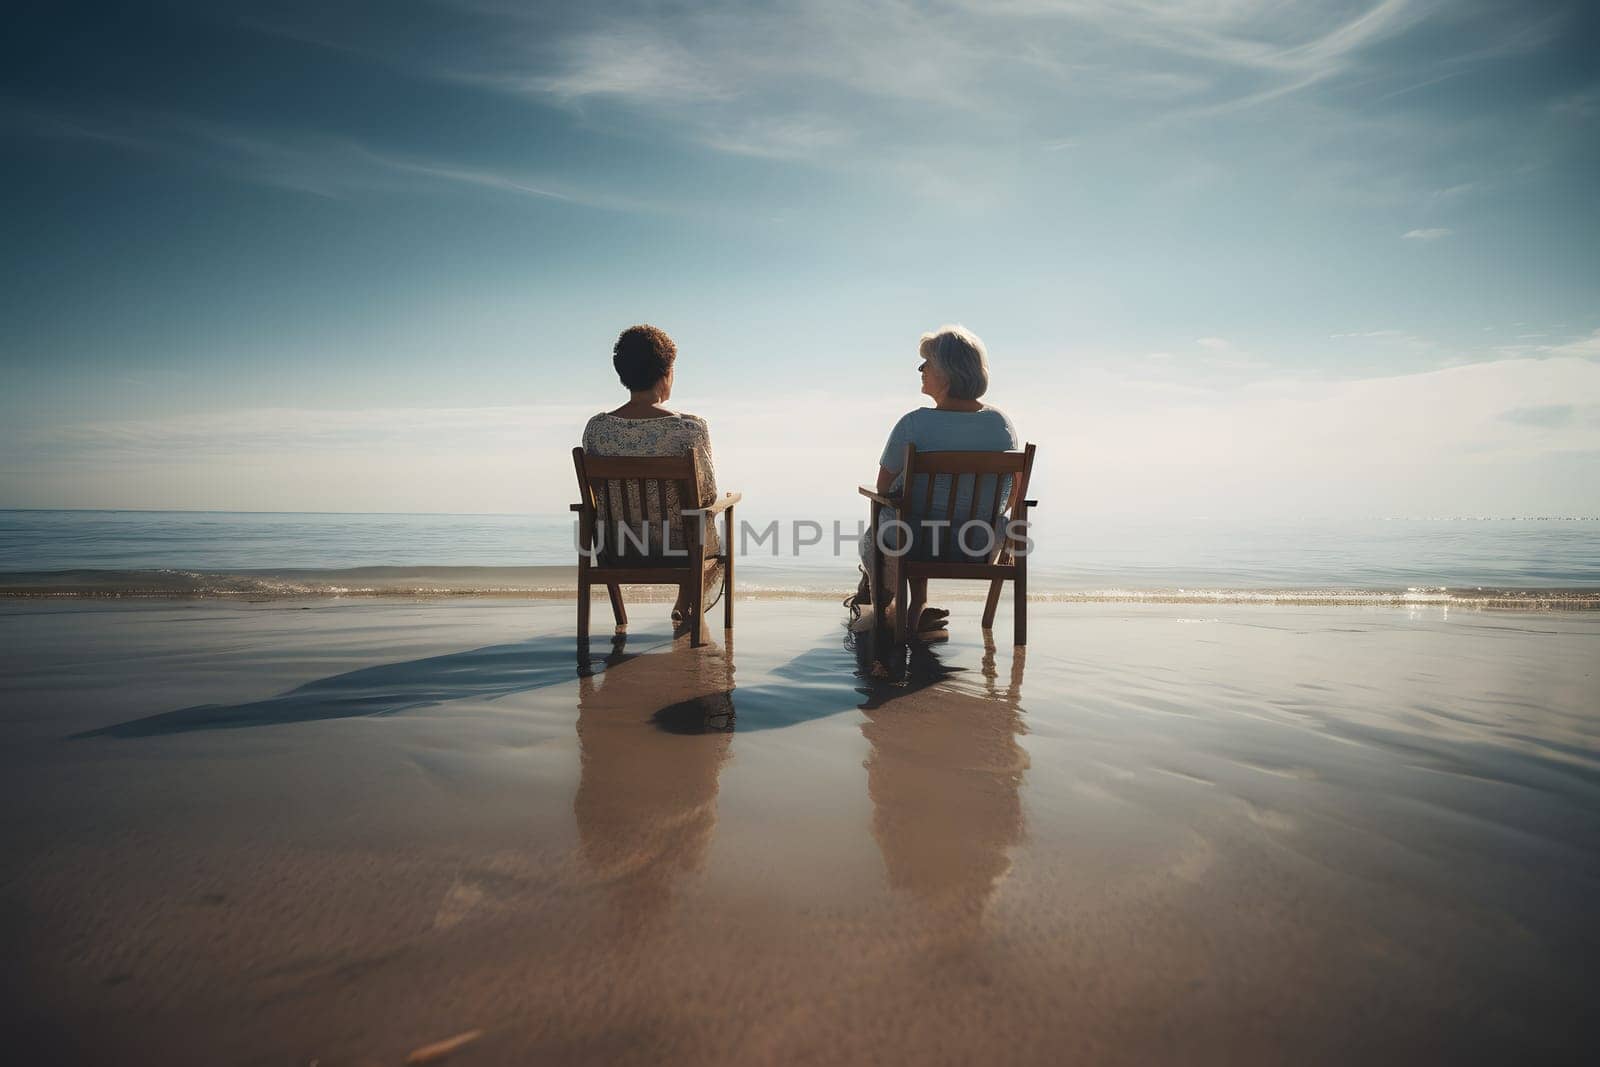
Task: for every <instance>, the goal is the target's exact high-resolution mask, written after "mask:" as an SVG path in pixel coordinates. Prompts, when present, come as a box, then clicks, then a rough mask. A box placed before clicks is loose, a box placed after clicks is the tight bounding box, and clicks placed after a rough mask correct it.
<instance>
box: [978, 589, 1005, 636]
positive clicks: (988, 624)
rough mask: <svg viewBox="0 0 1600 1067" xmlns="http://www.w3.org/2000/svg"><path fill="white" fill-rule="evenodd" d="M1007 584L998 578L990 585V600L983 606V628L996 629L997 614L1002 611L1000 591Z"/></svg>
mask: <svg viewBox="0 0 1600 1067" xmlns="http://www.w3.org/2000/svg"><path fill="white" fill-rule="evenodd" d="M1005 584H1006V580H1005V579H1004V578H996V579H995V580H994V581H992V582H990V583H989V599H988V600H987V601H986V602H985V603H984V605H983V628H984V629H985V630H992V629H994V616H995V612H997V611H999V610H1000V590H1001V588H1002V587H1004V585H1005Z"/></svg>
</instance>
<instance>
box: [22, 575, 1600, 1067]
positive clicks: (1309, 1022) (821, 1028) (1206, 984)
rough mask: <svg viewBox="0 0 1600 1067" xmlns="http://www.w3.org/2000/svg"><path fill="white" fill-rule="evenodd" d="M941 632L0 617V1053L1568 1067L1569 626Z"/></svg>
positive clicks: (1555, 616)
mask: <svg viewBox="0 0 1600 1067" xmlns="http://www.w3.org/2000/svg"><path fill="white" fill-rule="evenodd" d="M953 606H954V607H955V619H954V622H953V623H952V630H951V632H952V637H953V640H952V641H951V643H949V644H948V645H942V646H935V647H934V648H932V649H929V650H923V651H919V652H917V653H916V654H914V655H913V656H912V657H911V660H910V662H909V663H907V664H905V665H904V667H903V669H901V666H900V665H899V664H894V665H892V666H893V667H894V668H895V673H897V674H898V679H897V680H894V681H888V682H875V681H873V680H872V679H871V678H870V677H865V676H864V675H867V674H868V673H869V672H868V671H867V670H866V668H867V667H869V666H870V657H868V656H866V655H865V654H864V652H863V651H862V650H859V649H855V648H853V647H851V645H850V644H849V643H848V639H847V637H846V635H845V633H844V631H843V629H842V627H841V626H840V615H841V613H840V612H839V611H838V610H837V609H836V608H834V607H832V606H829V605H826V604H821V603H815V602H804V601H797V602H781V601H751V602H741V603H740V605H739V612H740V616H739V629H738V631H737V637H736V639H735V641H734V643H733V646H732V647H731V648H728V647H724V646H722V645H720V644H719V645H715V646H713V647H709V648H706V649H702V650H699V651H691V650H689V649H688V648H687V647H686V645H685V643H684V642H683V641H681V640H679V641H677V642H674V641H673V640H672V639H671V637H670V635H669V634H668V633H667V632H666V631H665V628H664V626H663V625H662V621H661V620H656V619H654V618H653V615H654V614H656V612H653V611H650V610H641V611H639V612H637V613H636V619H635V626H634V632H633V633H632V634H630V635H629V636H628V638H627V639H626V640H625V641H623V642H613V641H612V640H611V639H609V638H597V639H596V640H595V642H594V643H593V646H592V650H591V654H590V656H589V657H587V658H586V659H584V660H580V658H579V657H578V656H577V655H576V650H575V644H574V642H573V639H572V637H571V621H570V615H571V613H572V606H571V604H570V602H569V603H566V604H561V603H553V602H527V603H519V602H510V601H505V600H482V599H479V600H467V601H440V600H432V601H425V602H409V601H394V600H390V601H374V600H358V601H337V600H326V599H324V600H308V601H299V602H296V601H274V602H271V603H266V604H254V605H253V604H245V603H237V602H230V601H216V600H210V601H193V600H190V601H159V600H152V601H139V602H109V601H80V602H72V603H49V602H46V603H36V602H20V601H13V602H10V603H6V604H3V605H0V698H3V712H0V739H3V742H4V743H3V744H0V761H3V767H0V771H3V776H0V777H3V780H4V782H5V783H6V796H5V803H4V805H3V807H0V819H3V822H0V826H3V845H4V849H5V856H6V858H7V863H6V866H5V870H4V874H3V876H0V893H3V899H0V946H3V948H4V952H5V957H6V959H7V961H8V966H7V967H6V968H5V974H6V986H7V988H6V989H5V990H3V993H4V999H3V1002H0V1003H3V1008H0V1018H3V1019H4V1027H5V1033H4V1035H3V1036H4V1038H5V1040H6V1041H7V1044H6V1046H5V1047H6V1048H7V1049H8V1050H11V1051H13V1052H20V1053H21V1054H22V1058H21V1059H19V1060H18V1062H29V1063H34V1062H61V1063H162V1064H190V1063H193V1064H202V1063H203V1064H218V1063H227V1064H257V1063H259V1064H306V1063H311V1062H313V1061H315V1062H318V1063H320V1064H322V1065H325V1067H327V1065H335V1064H365V1063H393V1064H398V1063H403V1062H405V1061H406V1059H407V1057H408V1056H410V1055H412V1054H413V1053H416V1052H418V1050H428V1052H427V1054H428V1055H431V1056H434V1057H444V1058H446V1059H444V1061H445V1062H449V1063H452V1064H455V1063H461V1064H523V1063H539V1062H552V1063H663V1062H665V1063H696V1064H705V1063H714V1064H744V1063H762V1062H815V1063H828V1064H833V1063H866V1062H879V1063H916V1064H926V1063H963V1062H974V1061H982V1062H990V1061H996V1062H1022V1063H1060V1062H1095V1063H1130V1064H1133V1063H1150V1062H1173V1061H1181V1062H1216V1063H1283V1062H1286V1061H1292V1062H1302V1063H1303V1062H1314V1063H1348V1062H1351V1061H1356V1060H1373V1059H1377V1060H1381V1061H1394V1060H1424V1061H1432V1062H1439V1061H1451V1062H1463V1061H1464V1062H1499V1061H1503V1060H1507V1059H1515V1060H1516V1061H1518V1062H1583V1061H1585V1060H1586V1059H1587V1058H1588V1055H1589V1054H1590V1053H1591V1051H1592V1049H1593V1048H1594V1046H1595V1041H1596V1038H1597V1037H1600V1023H1596V1022H1595V1021H1594V1016H1593V1012H1592V1010H1591V1001H1592V999H1593V998H1592V991H1593V988H1594V986H1593V978H1592V974H1593V960H1594V959H1595V958H1596V955H1595V954H1596V950H1597V948H1600V936H1597V933H1596V924H1595V923H1594V921H1593V918H1592V916H1593V902H1594V900H1596V899H1600V898H1597V896H1596V893H1597V891H1600V739H1597V738H1600V680H1597V678H1596V671H1595V663H1596V662H1600V619H1596V618H1595V617H1594V616H1593V615H1590V614H1582V613H1560V612H1546V613H1540V614H1536V615H1519V614H1514V613H1493V612H1461V611H1458V610H1449V609H1445V608H1440V607H1412V608H1392V607H1340V606H1322V607H1290V606H1271V607H1260V606H1248V605H1222V606H1215V607H1201V608H1196V607H1194V606H1174V605H1166V606H1155V605H1152V606H1135V605H1111V604H1047V605H1038V606H1036V607H1035V609H1034V612H1033V616H1032V620H1031V626H1030V638H1031V641H1032V644H1031V645H1030V647H1029V648H1028V650H1027V652H1026V654H1025V655H1023V654H1014V653H1013V650H1012V649H1011V648H1009V647H1001V648H999V649H993V648H986V647H985V646H984V644H983V643H982V641H981V640H980V635H979V634H978V632H977V631H976V629H975V626H974V622H973V619H972V616H973V615H974V614H975V609H971V608H967V607H965V606H955V605H953ZM601 617H603V615H599V616H597V618H601ZM713 632H714V634H715V635H716V636H717V637H719V638H720V632H718V631H713ZM997 633H998V636H1000V637H1001V639H1002V640H1004V639H1005V638H1006V637H1007V636H1008V631H1007V629H1006V628H1005V627H1004V626H1002V627H1001V628H1000V630H999V631H997ZM454 1038H460V1040H459V1041H456V1042H454V1043H453V1045H452V1044H450V1041H451V1039H454ZM439 1042H446V1043H447V1044H445V1045H442V1046H441V1045H438V1044H437V1043H439ZM429 1046H434V1047H433V1048H432V1049H429ZM439 1061H440V1060H439V1059H435V1062H439Z"/></svg>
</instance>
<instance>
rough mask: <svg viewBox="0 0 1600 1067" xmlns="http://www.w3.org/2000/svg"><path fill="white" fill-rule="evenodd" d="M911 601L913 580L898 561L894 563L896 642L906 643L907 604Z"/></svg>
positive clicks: (898, 644)
mask: <svg viewBox="0 0 1600 1067" xmlns="http://www.w3.org/2000/svg"><path fill="white" fill-rule="evenodd" d="M910 603H911V582H910V580H909V579H907V578H906V575H905V571H904V570H903V569H902V568H901V566H900V564H899V562H898V561H897V562H896V563H895V565H894V643H895V645H896V646H897V647H898V646H900V645H903V644H905V643H906V634H907V632H908V631H907V628H906V606H907V605H909V604H910Z"/></svg>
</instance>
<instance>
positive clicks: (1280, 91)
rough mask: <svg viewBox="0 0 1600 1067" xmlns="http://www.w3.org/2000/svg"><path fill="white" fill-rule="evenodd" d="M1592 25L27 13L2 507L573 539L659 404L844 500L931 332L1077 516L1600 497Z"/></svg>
mask: <svg viewBox="0 0 1600 1067" xmlns="http://www.w3.org/2000/svg"><path fill="white" fill-rule="evenodd" d="M1597 45H1600V8H1597V7H1596V5H1593V4H1590V3H1586V2H1582V0H1551V2H1540V0H1533V2H1525V3H1510V2H1501V3H1492V2H1481V0H1448V2H1446V0H1352V2H1342V0H1339V2H1300V0H1273V2H1269V0H1205V2H1194V3H1157V2H1154V0H1014V2H1012V0H949V2H944V3H930V4H918V3H906V2H869V3H855V2H851V3H846V2H841V0H814V2H805V3H779V4H672V3H635V4H613V3H587V4H582V5H578V4H570V5H555V4H516V3H509V2H505V3H500V2H493V0H430V2H417V0H389V2H385V3H370V4H363V3H347V4H339V5H327V4H324V3H299V2H296V0H289V2H280V3H272V4H251V3H230V2H227V0H220V2H219V0H212V2H208V3H146V4H140V5H127V6H96V5H82V4H70V3H63V4H57V5H30V6H29V7H28V8H26V9H24V10H23V11H21V12H20V13H17V14H14V15H12V16H10V18H9V21H8V33H7V34H6V35H5V37H4V39H3V41H0V61H3V65H0V69H3V70H4V71H5V72H6V73H5V75H4V81H3V82H0V153H3V167H0V205H3V206H0V211H3V213H4V227H3V232H4V240H3V241H0V271H3V272H4V279H5V282H4V285H3V286H0V374H3V380H4V389H3V390H0V507H116V508H202V509H204V508H216V509H227V510H257V511H280V510H314V511H417V512H494V513H521V512H532V513H539V514H546V513H547V514H550V515H552V516H557V515H564V514H565V506H566V503H567V502H568V501H569V500H570V499H572V498H573V495H574V492H575V487H574V486H573V484H572V481H573V476H572V470H571V462H570V458H569V455H568V453H569V451H570V449H571V446H572V445H573V444H575V443H576V442H577V440H578V438H579V435H580V432H581V428H582V425H583V422H584V420H585V419H586V418H587V417H588V416H589V415H591V414H593V413H595V412H597V411H600V410H605V409H609V408H612V407H615V406H617V405H618V404H620V403H622V402H623V401H624V400H625V399H626V397H625V395H624V394H623V391H622V389H621V387H620V386H619V384H618V383H617V380H616V377H615V374H614V373H613V371H612V369H611V366H610V348H611V344H612V342H613V340H614V339H615V337H616V334H617V333H618V331H620V330H621V329H622V328H624V327H626V326H628V325H630V324H633V323H636V322H650V323H654V324H656V325H658V326H660V327H662V328H663V329H665V330H667V331H668V332H669V333H670V334H671V335H672V336H673V337H674V338H675V339H676V341H677V343H678V347H679V360H678V366H677V373H676V392H675V394H674V397H673V399H672V402H671V405H672V406H673V407H675V408H678V409H681V410H686V411H692V412H695V413H698V414H701V415H703V416H705V417H706V418H707V419H708V420H709V421H710V424H711V428H712V440H713V445H714V448H715V450H716V464H717V470H718V475H719V478H720V481H721V484H722V485H723V486H724V487H725V488H729V489H738V490H741V491H742V492H744V493H745V494H746V499H747V501H750V502H752V503H753V504H755V505H756V510H757V511H759V512H760V513H763V514H801V513H805V512H816V513H819V514H827V515H849V514H854V512H855V511H856V510H857V508H856V499H855V497H854V491H853V487H854V486H855V485H856V484H857V483H860V482H864V481H870V480H871V479H872V477H873V475H874V473H875V469H876V463H877V458H878V453H879V450H880V449H881V447H882V443H883V440H884V438H885V437H886V436H887V433H888V429H889V427H890V426H891V425H892V424H893V422H894V421H895V420H896V419H897V418H898V417H899V416H900V415H901V414H903V413H904V412H905V411H907V410H909V409H911V408H913V407H916V406H918V405H919V404H921V403H924V402H926V400H925V398H923V397H920V396H919V395H918V393H917V388H918V384H917V382H918V378H917V374H916V365H917V362H918V357H917V352H916V344H917V339H918V337H919V336H920V334H921V333H923V332H924V331H926V330H930V329H934V328H937V327H938V326H940V325H942V324H945V323H951V322H959V323H962V324H964V325H966V326H967V327H969V328H971V329H972V330H974V331H975V332H977V333H978V334H979V335H980V336H981V337H982V338H983V339H984V340H985V342H986V344H987V346H988V349H989V354H990V360H991V365H992V386H991V390H990V392H989V394H988V396H987V397H986V398H985V399H986V400H987V401H988V402H990V403H993V404H994V405H996V406H998V407H1000V408H1002V409H1004V410H1005V411H1007V412H1008V413H1009V414H1010V415H1011V416H1012V418H1013V421H1014V422H1015V423H1016V424H1017V426H1018V428H1019V431H1020V433H1021V434H1022V436H1023V437H1024V438H1026V439H1027V440H1029V441H1032V442H1034V443H1036V444H1037V445H1038V447H1039V461H1038V468H1037V472H1036V486H1037V488H1038V490H1039V492H1038V494H1036V495H1039V496H1040V497H1041V498H1042V499H1043V500H1044V501H1045V502H1046V507H1049V506H1051V505H1052V504H1053V505H1055V506H1056V507H1057V508H1059V509H1060V511H1061V512H1062V513H1069V514H1096V515H1135V516H1144V517H1164V516H1185V515H1221V514H1228V515H1242V516H1274V515H1286V514H1287V515H1294V516H1319V515H1329V516H1331V515H1362V516H1367V515H1373V516H1379V515H1500V516H1514V515H1600V207H1597V204H1596V194H1597V192H1600V62H1597V61H1596V60H1595V59H1594V56H1595V55H1596V54H1600V49H1597Z"/></svg>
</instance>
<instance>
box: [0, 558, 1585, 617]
mask: <svg viewBox="0 0 1600 1067" xmlns="http://www.w3.org/2000/svg"><path fill="white" fill-rule="evenodd" d="M576 584H577V568H576V567H572V566H558V565H553V566H530V567H352V568H339V569H316V568H295V569H287V568H286V569H260V570H226V571H221V570H217V571H207V570H184V569H176V568H170V569H169V568H159V569H154V568H153V569H139V570H109V569H94V568H74V569H70V570H53V571H18V572H10V573H7V572H0V600H28V601H32V600H103V599H115V600H123V599H136V600H151V599H179V600H295V599H346V598H349V599H393V598H414V599H426V600H436V599H444V598H450V599H463V598H465V599H513V598H521V599H530V600H574V599H576ZM852 591H853V590H852V589H849V588H846V587H845V586H844V584H843V583H841V584H840V586H838V587H835V588H824V587H818V586H804V585H800V586H784V585H770V584H761V583H759V582H751V581H749V579H748V576H747V578H746V581H745V582H744V583H742V585H741V588H740V589H739V591H738V593H737V599H739V600H815V601H827V600H831V601H839V600H842V599H843V598H844V597H846V596H847V595H849V593H850V592H852ZM625 592H626V595H627V598H628V600H629V601H630V602H644V603H653V602H656V601H667V600H670V599H672V594H671V591H670V587H669V586H631V585H630V586H626V587H625ZM986 593H987V587H986V586H985V585H984V584H983V583H981V582H960V583H953V584H947V585H944V586H942V587H941V589H940V592H939V596H940V599H942V600H947V601H959V602H966V601H979V600H982V599H984V596H985V595H986ZM594 595H595V596H596V597H600V598H602V599H603V594H602V593H601V592H600V591H596V593H595V594H594ZM1010 596H1011V593H1010V591H1009V590H1007V591H1006V592H1005V593H1003V594H1002V608H1003V609H1006V610H1009V604H1008V603H1007V601H1009V598H1010ZM1029 600H1030V601H1031V602H1033V603H1039V604H1174V605H1184V604H1191V605H1205V604H1250V605H1260V606H1285V607H1288V606H1300V607H1305V606H1319V605H1320V606H1373V607H1414V606H1436V607H1461V608H1472V609H1492V610H1513V611H1596V610H1600V588H1593V587H1553V588H1485V587H1470V588H1469V587H1449V586H1443V587H1439V586H1434V587H1408V588H1405V589H1396V588H1360V587H1343V588H1341V587H1320V588H1294V587H1270V588H1238V587H1216V588H1205V587H1176V588H1174V587H1168V588H1138V587H1130V586H1111V587H1104V588H1095V589H1072V588H1059V587H1058V588H1044V589H1040V588H1039V587H1038V579H1037V578H1036V579H1035V585H1034V588H1033V589H1031V590H1030V591H1029Z"/></svg>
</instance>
